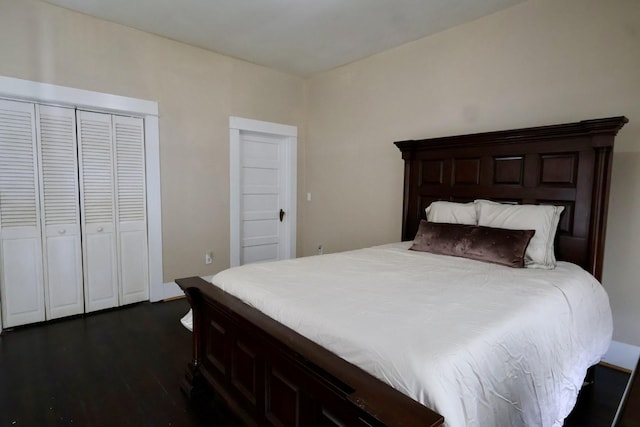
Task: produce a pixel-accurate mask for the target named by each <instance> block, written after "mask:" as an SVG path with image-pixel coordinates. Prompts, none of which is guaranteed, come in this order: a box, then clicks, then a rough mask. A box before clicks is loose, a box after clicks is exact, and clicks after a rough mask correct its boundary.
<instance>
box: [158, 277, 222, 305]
mask: <svg viewBox="0 0 640 427" xmlns="http://www.w3.org/2000/svg"><path fill="white" fill-rule="evenodd" d="M202 278H203V279H204V280H206V281H207V282H210V281H211V279H213V276H203V277H202ZM163 287H164V292H163V293H164V297H163V298H162V300H163V301H167V300H171V299H175V298H180V297H184V292H182V289H180V286H178V285H177V284H176V282H167V283H164V285H163Z"/></svg>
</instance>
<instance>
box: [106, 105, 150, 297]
mask: <svg viewBox="0 0 640 427" xmlns="http://www.w3.org/2000/svg"><path fill="white" fill-rule="evenodd" d="M113 129H114V140H115V152H116V156H115V157H116V162H115V169H116V212H117V230H118V261H119V262H118V265H119V267H120V268H119V269H118V272H119V274H120V304H121V305H123V304H131V303H134V302H138V301H144V300H147V299H149V273H148V263H147V252H148V250H147V221H146V218H147V213H146V209H145V205H146V203H145V194H146V192H145V179H144V177H145V171H144V158H145V157H144V125H143V121H142V119H140V118H134V117H122V116H113Z"/></svg>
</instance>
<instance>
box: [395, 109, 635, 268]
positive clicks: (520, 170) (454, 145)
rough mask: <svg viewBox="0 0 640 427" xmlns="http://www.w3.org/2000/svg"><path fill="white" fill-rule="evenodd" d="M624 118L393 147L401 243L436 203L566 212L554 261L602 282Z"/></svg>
mask: <svg viewBox="0 0 640 427" xmlns="http://www.w3.org/2000/svg"><path fill="white" fill-rule="evenodd" d="M627 121H628V120H627V118H625V117H612V118H606V119H597V120H585V121H582V122H578V123H569V124H562V125H553V126H543V127H535V128H526V129H514V130H507V131H499V132H487V133H478V134H472V135H461V136H451V137H444V138H433V139H423V140H411V141H399V142H396V143H395V144H396V145H397V146H398V148H399V149H400V150H401V151H402V158H403V159H404V160H405V175H404V201H403V221H402V239H403V240H411V239H413V237H414V235H415V233H416V230H417V229H418V224H419V222H420V219H421V218H424V217H425V213H424V209H425V208H426V207H427V206H428V205H429V204H430V203H431V202H433V201H435V200H450V201H459V202H466V201H473V200H475V199H489V200H495V201H501V202H508V203H533V204H553V205H561V206H564V207H565V210H564V212H563V213H562V216H561V217H560V224H559V226H558V234H557V238H556V257H557V258H558V259H559V260H564V261H569V262H573V263H575V264H578V265H580V266H582V267H583V268H584V269H585V270H587V271H589V272H591V273H592V274H593V275H594V276H595V277H596V278H598V279H601V275H602V259H603V255H604V238H605V227H606V219H607V218H606V217H607V205H608V200H609V182H610V177H611V160H612V151H613V141H614V137H615V135H616V134H617V132H618V130H620V128H622V126H624V124H625V123H627Z"/></svg>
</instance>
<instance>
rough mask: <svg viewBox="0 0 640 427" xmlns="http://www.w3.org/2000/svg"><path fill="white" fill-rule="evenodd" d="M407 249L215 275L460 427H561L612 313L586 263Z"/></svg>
mask: <svg viewBox="0 0 640 427" xmlns="http://www.w3.org/2000/svg"><path fill="white" fill-rule="evenodd" d="M407 247H408V244H406V243H399V244H392V245H385V246H378V247H373V248H368V249H362V250H357V251H351V252H344V253H341V254H332V255H323V256H313V257H307V258H298V259H295V260H288V261H280V262H277V263H264V264H250V265H246V266H242V267H238V268H232V269H229V270H225V271H223V272H220V273H218V274H217V275H216V276H215V277H214V278H213V280H212V281H213V282H214V283H215V284H216V285H217V286H219V287H220V288H222V289H223V290H225V291H227V292H229V293H231V294H233V295H235V296H237V297H239V298H240V299H242V300H243V301H245V302H246V303H248V304H250V305H252V306H254V307H256V308H258V309H260V310H261V311H262V312H264V313H266V314H267V315H269V316H270V317H272V318H274V319H276V320H277V321H279V322H281V323H283V324H285V325H287V326H288V327H290V328H292V329H294V330H296V331H297V332H299V333H301V334H302V335H304V336H306V337H308V338H310V339H311V340H313V341H315V342H317V343H318V344H320V345H322V346H323V347H325V348H327V349H329V350H331V351H332V352H334V353H335V354H337V355H339V356H340V357H342V358H344V359H346V360H348V361H349V362H351V363H353V364H355V365H358V366H360V367H361V368H362V369H364V370H366V371H368V372H369V373H371V374H372V375H374V376H376V377H377V378H379V379H381V380H383V381H385V382H386V383H388V384H390V385H391V386H393V387H394V388H396V389H397V390H400V391H401V392H402V393H404V394H406V395H408V396H410V397H412V398H413V399H415V400H417V401H419V402H421V403H423V404H425V405H426V406H428V407H430V408H432V409H434V410H435V411H437V412H439V413H440V414H442V415H444V417H445V421H446V425H447V426H450V427H455V426H483V427H484V426H560V425H562V424H563V420H564V418H565V417H566V416H567V415H568V414H569V412H570V411H571V409H572V407H573V406H574V404H575V401H576V397H577V394H578V391H579V389H580V387H581V385H582V382H583V379H584V375H585V372H586V369H587V368H588V367H589V366H591V365H593V364H594V363H596V362H598V361H599V360H600V358H601V357H602V355H603V354H604V353H605V352H606V350H607V348H608V346H609V342H610V340H611V333H612V321H611V311H610V308H609V301H608V297H607V295H606V293H605V291H604V290H603V288H602V286H601V285H600V284H599V283H598V282H597V281H596V280H595V279H594V278H593V277H592V276H591V275H589V274H588V273H586V272H585V271H583V270H582V269H581V268H579V267H577V266H575V265H573V264H569V263H563V262H559V263H558V266H557V268H556V269H555V270H535V269H515V268H509V267H502V266H498V265H494V264H488V263H483V262H478V261H471V260H467V259H461V258H454V257H447V256H440V255H432V254H428V253H422V252H414V251H409V250H407Z"/></svg>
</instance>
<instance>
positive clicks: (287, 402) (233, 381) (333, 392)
mask: <svg viewBox="0 0 640 427" xmlns="http://www.w3.org/2000/svg"><path fill="white" fill-rule="evenodd" d="M626 122H627V119H626V118H624V117H614V118H607V119H598V120H587V121H582V122H578V123H570V124H564V125H553V126H544V127H536V128H527V129H517V130H508V131H500V132H488V133H480V134H473V135H463V136H452V137H445V138H435V139H424V140H418V141H400V142H396V143H395V144H396V145H397V146H398V148H399V149H400V150H401V151H402V157H403V159H404V161H405V173H404V201H403V221H402V239H403V240H411V239H413V237H414V235H415V232H416V230H417V227H418V223H419V221H420V219H421V218H423V217H424V209H425V207H427V206H428V205H429V203H431V202H432V201H434V200H452V201H471V200H474V199H478V198H484V199H491V200H497V201H503V202H510V203H538V204H554V205H562V206H565V210H564V212H563V214H562V216H561V218H560V224H559V227H558V229H559V231H558V235H557V241H556V256H557V258H558V259H560V260H566V261H570V262H573V263H575V264H578V265H580V266H582V267H583V268H584V269H586V270H587V271H589V272H591V273H592V274H593V275H594V276H595V277H596V278H598V279H600V278H601V274H602V259H603V254H604V239H605V226H606V220H607V202H608V195H609V181H610V176H611V160H612V150H613V140H614V137H615V135H616V134H617V132H618V130H619V129H620V128H621V127H622V126H623V125H624V124H625V123H626ZM176 282H177V283H178V285H180V287H181V288H182V289H183V290H184V291H185V294H186V295H187V298H188V300H189V302H190V304H191V307H192V308H193V361H192V362H191V363H190V364H189V366H188V367H187V373H186V376H185V378H184V383H183V390H184V391H185V392H186V393H187V394H188V395H194V394H197V393H198V392H199V390H202V389H203V388H207V386H210V387H211V388H213V390H214V391H215V393H217V394H218V395H219V396H220V397H221V398H222V399H223V400H224V401H225V402H226V404H227V405H228V406H229V408H230V409H231V410H232V411H233V412H234V413H235V414H236V415H237V416H238V417H239V418H240V419H241V421H242V422H243V423H244V424H246V425H273V426H304V427H306V426H340V425H345V426H418V425H419V426H439V425H442V424H443V422H444V421H443V417H442V416H441V415H439V414H437V413H435V412H433V411H431V410H430V409H428V408H426V407H425V406H423V405H421V404H419V403H417V402H415V401H414V400H412V399H410V398H408V397H406V396H405V395H403V394H401V393H400V392H398V391H396V390H394V389H393V388H391V387H390V386H388V385H386V384H385V383H383V382H381V381H379V380H377V379H376V378H374V377H372V376H371V375H369V374H368V373H366V372H364V371H363V370H361V369H360V368H358V367H356V366H354V365H352V364H350V363H348V362H346V361H345V360H343V359H341V358H339V357H338V356H336V355H334V354H333V353H331V352H329V351H327V350H325V349H324V348H322V347H321V346H319V345H317V344H315V343H313V342H311V341H310V340H308V339H306V338H305V337H303V336H301V335H299V334H297V333H296V332H294V331H292V330H291V329H289V328H287V327H285V326H283V325H282V324H280V323H278V322H276V321H274V320H273V319H271V318H269V317H268V316H266V315H264V314H262V313H261V312H259V311H257V310H255V309H253V308H251V307H249V306H248V305H246V304H244V303H243V302H241V301H240V300H238V299H237V298H235V297H233V296H231V295H229V294H227V293H225V292H224V291H222V290H220V289H218V288H217V287H215V286H212V285H211V284H210V283H208V282H206V281H204V280H203V279H201V278H199V277H191V278H186V279H178V280H176Z"/></svg>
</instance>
